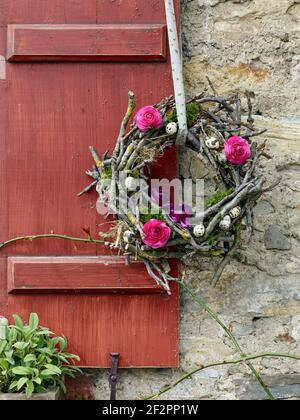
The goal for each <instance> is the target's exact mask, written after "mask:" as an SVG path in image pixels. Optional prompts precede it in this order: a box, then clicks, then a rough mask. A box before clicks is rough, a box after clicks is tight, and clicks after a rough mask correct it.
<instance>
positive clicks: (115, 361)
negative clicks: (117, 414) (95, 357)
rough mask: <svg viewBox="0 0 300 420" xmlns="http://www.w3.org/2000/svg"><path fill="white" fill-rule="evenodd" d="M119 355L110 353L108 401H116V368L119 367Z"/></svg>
mask: <svg viewBox="0 0 300 420" xmlns="http://www.w3.org/2000/svg"><path fill="white" fill-rule="evenodd" d="M119 358H120V354H119V353H110V375H109V378H108V382H109V386H110V399H111V401H115V400H116V399H117V383H118V379H119V378H118V367H119Z"/></svg>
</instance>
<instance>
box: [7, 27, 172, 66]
mask: <svg viewBox="0 0 300 420" xmlns="http://www.w3.org/2000/svg"><path fill="white" fill-rule="evenodd" d="M166 44H167V41H166V25H164V24H131V25H129V24H111V25H67V24H66V25H45V24H44V25H37V24H34V25H20V24H18V25H8V45H7V59H8V61H21V62H31V61H163V60H166Z"/></svg>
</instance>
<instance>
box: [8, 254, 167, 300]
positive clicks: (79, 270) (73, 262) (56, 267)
mask: <svg viewBox="0 0 300 420" xmlns="http://www.w3.org/2000/svg"><path fill="white" fill-rule="evenodd" d="M8 292H9V293H13V294H20V293H21V294H26V293H52V292H55V293H74V292H79V293H116V292H118V293H164V291H163V289H162V288H161V287H159V286H157V285H156V284H155V283H154V282H153V280H152V279H151V278H150V277H149V276H148V275H147V272H146V270H145V268H144V265H143V264H141V263H136V262H133V263H132V264H131V265H130V266H129V267H127V268H126V270H124V258H122V257H109V256H100V257H9V258H8Z"/></svg>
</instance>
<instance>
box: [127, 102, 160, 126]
mask: <svg viewBox="0 0 300 420" xmlns="http://www.w3.org/2000/svg"><path fill="white" fill-rule="evenodd" d="M134 120H135V123H136V125H137V126H138V128H139V129H140V130H141V131H143V132H146V131H148V130H149V129H150V128H160V127H161V126H162V122H163V119H162V115H161V113H160V112H159V111H158V110H157V109H156V108H154V107H153V106H144V108H141V109H140V110H139V111H138V112H137V114H136V116H135V118H134Z"/></svg>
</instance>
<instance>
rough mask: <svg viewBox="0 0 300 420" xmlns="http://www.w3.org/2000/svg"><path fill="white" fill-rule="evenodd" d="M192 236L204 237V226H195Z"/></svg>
mask: <svg viewBox="0 0 300 420" xmlns="http://www.w3.org/2000/svg"><path fill="white" fill-rule="evenodd" d="M193 233H194V236H195V237H196V238H202V236H204V235H205V226H204V225H203V223H201V224H199V225H196V226H195V227H194V230H193Z"/></svg>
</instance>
